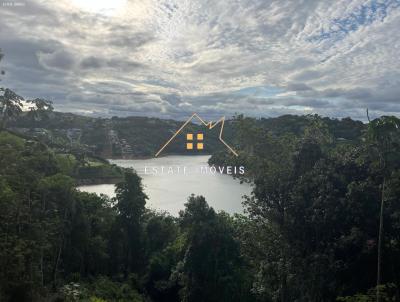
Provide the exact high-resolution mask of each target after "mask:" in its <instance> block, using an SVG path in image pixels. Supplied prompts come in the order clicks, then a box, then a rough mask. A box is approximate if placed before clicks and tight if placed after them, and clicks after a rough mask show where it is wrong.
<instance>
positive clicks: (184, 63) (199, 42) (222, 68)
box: [0, 0, 400, 117]
mask: <svg viewBox="0 0 400 302" xmlns="http://www.w3.org/2000/svg"><path fill="white" fill-rule="evenodd" d="M24 10H25V11H24ZM24 10H23V9H21V10H18V11H17V10H5V9H3V10H1V11H0V26H2V27H4V28H5V29H7V30H5V31H3V32H0V38H1V39H2V41H4V42H3V43H2V45H0V46H1V47H2V48H3V50H4V52H5V54H6V59H5V60H4V62H5V64H7V65H6V67H7V68H8V69H9V70H10V72H9V76H8V77H5V79H4V83H6V84H7V85H9V86H10V87H24V89H25V91H23V93H26V94H29V95H35V96H40V95H41V94H42V93H43V92H42V91H52V94H53V95H54V98H55V105H56V107H57V104H60V106H61V105H62V107H63V108H67V107H68V104H69V106H71V108H75V109H82V110H85V109H88V110H89V109H93V108H90V107H88V105H85V104H86V103H84V102H83V103H82V104H80V103H79V102H72V101H71V100H72V99H79V97H78V96H79V94H82V95H85V96H87V95H90V96H91V97H90V99H89V100H88V102H89V101H90V102H91V104H92V105H93V104H96V105H95V106H98V107H97V108H96V110H94V111H96V112H98V111H102V110H103V112H104V114H107V110H106V109H105V108H106V107H107V106H106V104H107V102H109V104H112V105H113V106H114V107H113V108H115V106H116V104H118V111H121V112H122V111H123V110H126V114H128V112H129V110H133V109H135V110H139V109H140V108H141V109H143V110H150V109H151V108H156V107H157V106H159V108H158V110H156V109H154V110H155V112H154V114H158V113H159V112H166V110H170V115H169V116H172V115H176V116H177V117H180V115H184V114H186V113H185V112H184V111H183V110H182V111H179V108H187V107H188V104H190V106H192V107H193V108H196V107H199V108H200V110H205V111H206V112H207V113H208V114H218V113H221V112H222V111H223V112H224V113H226V114H230V113H231V112H232V113H234V112H237V111H239V110H243V113H248V114H253V115H254V114H255V115H264V116H268V115H271V114H277V112H280V113H296V110H297V111H298V113H304V112H305V111H307V112H308V111H310V110H311V109H313V110H314V111H315V112H319V113H321V114H328V115H332V114H333V113H335V112H336V113H335V114H336V115H337V116H343V115H347V114H348V112H351V113H352V114H354V112H357V110H359V112H360V114H362V115H364V108H365V107H366V106H370V107H371V106H374V108H377V110H381V111H382V112H385V110H386V111H388V112H389V111H390V112H393V111H394V110H395V109H396V108H397V107H396V108H395V107H394V106H397V105H394V103H395V102H396V100H397V98H398V95H400V73H399V71H398V70H400V60H399V59H398V58H399V55H400V52H399V49H400V32H399V31H398V28H399V27H400V1H398V0H385V1H379V3H378V2H376V3H375V1H366V0H338V1H336V2H335V5H332V2H331V1H328V0H322V1H321V0H310V1H289V0H282V1H281V0H279V1H278V0H255V1H228V0H221V1H211V0H179V1H177V0H168V1H167V0H161V1H160V0H129V1H128V0H125V1H124V0H110V1H105V0H97V1H95V0H92V1H91V0H73V2H72V4H71V2H70V1H68V0H60V1H59V2H53V3H50V2H48V1H42V0H32V3H31V4H30V5H29V6H28V5H27V6H26V7H25V8H24ZM5 32H7V34H5ZM21 65H23V66H21ZM50 83H51V84H50ZM257 87H268V89H267V90H265V91H264V90H262V89H261V88H258V89H255V88H257ZM260 89H261V90H260ZM71 91H73V92H71ZM238 91H240V93H238ZM270 91H277V92H276V93H275V94H270V93H269V92H270ZM46 93H47V92H46ZM71 95H73V98H72V97H71ZM96 98H98V100H96ZM69 102H71V103H69ZM145 102H149V106H143V105H142V103H145ZM300 102H303V103H304V104H300V105H298V106H299V107H296V106H297V105H293V104H297V103H300ZM100 103H101V104H102V105H101V106H100V105H99V104H100ZM137 104H141V105H140V106H139V105H138V106H136V105H137ZM349 104H350V106H353V107H352V108H348V107H349ZM79 106H80V107H79ZM110 106H111V105H110ZM78 107H79V108H78ZM192 107H191V108H192ZM398 107H399V108H398V109H399V112H400V105H399V106H398ZM138 108H139V109H138ZM310 108H311V109H310ZM359 108H362V109H359ZM361 111H362V112H361Z"/></svg>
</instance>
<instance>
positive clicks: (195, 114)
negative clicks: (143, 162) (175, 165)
mask: <svg viewBox="0 0 400 302" xmlns="http://www.w3.org/2000/svg"><path fill="white" fill-rule="evenodd" d="M195 117H196V118H197V119H198V120H199V121H200V122H201V123H202V124H203V125H204V126H206V127H208V129H209V130H210V129H212V128H214V127H215V126H216V125H218V124H219V123H221V130H220V131H219V136H218V138H219V140H220V141H221V142H222V143H223V144H224V145H225V147H227V148H228V149H229V151H231V152H232V153H233V154H234V155H235V156H238V153H237V152H236V151H235V150H234V149H233V148H232V147H231V146H229V145H228V144H227V143H226V142H225V141H224V139H223V138H222V133H223V131H224V125H225V116H223V117H221V118H220V119H219V120H218V121H217V122H215V123H213V122H212V121H211V122H208V123H207V122H205V121H204V120H203V119H202V118H201V117H200V116H199V115H198V114H197V113H193V114H192V116H191V117H190V118H189V119H188V120H187V121H186V122H185V123H184V124H183V125H182V126H181V127H180V128H179V129H178V130H177V131H176V132H175V133H174V135H173V136H172V137H171V138H170V139H169V140H168V141H167V142H166V143H165V144H164V145H163V146H162V147H161V149H160V150H158V152H157V153H156V155H155V157H157V156H158V155H160V153H161V152H162V151H163V150H164V149H165V148H166V147H167V146H168V145H169V144H170V143H171V142H172V141H173V140H174V138H175V137H176V136H177V135H178V134H179V133H180V132H181V131H182V130H183V129H184V128H185V127H186V125H187V124H189V123H190V122H191V121H192V120H193V119H194V118H195Z"/></svg>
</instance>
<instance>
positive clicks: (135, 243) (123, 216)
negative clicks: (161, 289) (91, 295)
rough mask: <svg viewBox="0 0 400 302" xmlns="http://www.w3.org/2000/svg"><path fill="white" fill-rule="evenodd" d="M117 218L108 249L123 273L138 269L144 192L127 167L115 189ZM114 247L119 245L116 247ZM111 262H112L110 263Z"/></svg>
mask: <svg viewBox="0 0 400 302" xmlns="http://www.w3.org/2000/svg"><path fill="white" fill-rule="evenodd" d="M115 193H116V197H115V199H114V202H115V203H116V206H115V207H116V209H117V218H116V222H115V226H114V237H115V238H113V239H112V242H111V243H112V251H113V253H115V254H116V259H115V260H113V261H116V263H115V264H116V265H117V266H120V267H121V269H122V271H123V272H124V275H125V277H127V276H128V274H129V273H133V272H138V271H139V270H140V269H142V265H141V264H142V263H143V262H142V260H143V254H144V249H143V236H142V235H143V224H142V223H143V220H142V219H143V214H144V212H145V205H146V200H147V196H146V194H145V193H144V192H143V186H142V182H141V178H140V177H139V176H138V175H137V174H136V173H135V172H134V171H131V170H128V171H126V173H125V176H124V181H123V182H120V183H118V184H117V185H116V189H115ZM117 249H120V251H118V250H117ZM114 266H115V265H114Z"/></svg>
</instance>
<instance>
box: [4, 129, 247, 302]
mask: <svg viewBox="0 0 400 302" xmlns="http://www.w3.org/2000/svg"><path fill="white" fill-rule="evenodd" d="M0 158H1V161H0V167H1V172H0V203H1V209H2V211H1V212H0V259H1V260H0V300H1V301H150V300H153V301H179V300H182V301H232V300H238V299H239V300H243V301H245V300H251V294H250V283H249V280H246V278H247V273H246V270H247V266H246V263H245V262H244V260H243V259H242V257H241V255H240V246H239V242H238V241H237V239H236V229H235V225H234V223H233V219H232V218H231V217H229V216H228V215H226V214H224V213H219V214H218V213H215V212H214V210H213V209H212V208H210V207H209V206H208V205H207V203H206V201H205V200H204V198H202V197H194V196H191V197H190V198H189V199H188V202H187V203H186V208H185V210H184V211H182V213H181V215H180V217H179V218H174V217H171V216H169V215H167V214H160V213H154V212H151V211H149V210H147V209H146V208H145V203H146V199H147V197H146V195H145V194H144V193H143V190H142V186H141V181H140V178H139V177H138V176H137V175H136V174H135V173H134V172H132V171H129V170H126V171H125V177H124V181H123V182H121V183H119V184H117V186H116V198H114V199H112V200H110V199H109V198H107V197H106V196H101V197H98V196H96V195H94V194H88V193H83V192H79V191H77V190H76V189H75V187H74V181H73V179H72V178H70V177H68V176H66V175H65V174H63V171H62V168H61V167H62V163H61V162H60V161H59V158H58V157H57V156H56V155H55V154H54V153H53V152H52V151H51V150H50V149H48V148H47V147H46V146H45V145H43V144H41V143H39V142H34V141H27V140H24V139H21V138H19V137H16V136H15V135H12V134H9V133H8V132H5V131H3V132H1V134H0Z"/></svg>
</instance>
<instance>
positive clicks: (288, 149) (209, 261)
mask: <svg viewBox="0 0 400 302" xmlns="http://www.w3.org/2000/svg"><path fill="white" fill-rule="evenodd" d="M1 92H2V95H0V109H1V110H0V118H1V120H0V121H1V123H0V207H1V211H0V301H7V302H8V301H10V302H13V301H16V302H24V301H27V302H28V301H29V302H30V301H33V302H36V301H92V302H101V301H122V302H123V301H126V302H128V301H154V302H156V301H184V302H203V301H215V302H217V301H245V302H247V301H249V302H250V301H266V302H270V301H271V302H275V301H276V302H278V301H279V302H292V301H298V302H325V301H326V302H329V301H347V302H356V301H358V302H369V301H377V302H384V301H385V302H386V301H400V273H399V272H400V120H399V119H397V118H395V117H381V118H379V119H376V120H373V121H371V122H369V124H368V125H367V126H366V125H364V124H362V123H360V122H355V121H352V120H351V119H344V120H341V121H339V120H332V119H327V118H321V117H318V116H305V117H293V116H284V117H280V118H276V119H260V120H256V119H252V118H245V117H243V116H238V117H237V118H235V119H234V120H232V121H231V122H230V127H231V130H230V131H231V134H232V136H231V138H232V139H235V142H234V143H235V147H236V149H237V150H240V154H239V157H231V156H230V155H229V153H227V152H216V153H215V154H214V156H213V157H212V158H211V159H210V163H211V164H215V165H222V164H229V165H239V164H240V165H244V166H245V167H246V170H247V171H248V173H247V174H246V175H245V177H244V178H243V179H242V180H243V181H252V182H253V184H254V190H253V194H252V196H248V197H247V198H246V199H245V202H244V206H245V208H246V210H247V215H235V216H230V215H228V214H226V213H224V212H220V213H216V212H215V211H214V210H213V209H212V208H211V207H209V206H208V204H207V202H206V200H205V199H204V198H203V197H201V196H194V195H192V196H190V197H188V200H187V202H186V204H185V208H184V209H182V211H181V212H180V215H179V217H171V216H170V215H168V214H167V213H157V212H153V211H150V210H148V209H147V208H146V200H147V196H146V195H145V194H144V192H143V188H142V184H141V179H140V178H139V177H138V175H137V174H135V172H134V171H131V170H121V171H120V172H119V173H123V179H122V181H121V182H119V183H118V184H117V185H116V197H115V198H112V199H110V198H108V197H107V196H97V195H94V194H88V193H83V192H79V191H78V190H76V183H77V180H76V179H77V178H78V179H79V177H78V176H79V175H82V173H83V174H84V175H87V177H93V176H94V175H98V173H100V172H98V173H94V174H90V173H91V172H90V171H93V170H91V169H87V170H85V169H84V170H82V171H81V172H79V173H77V172H76V170H77V169H78V170H80V169H81V168H85V167H86V168H93V167H97V166H102V165H107V163H106V162H104V161H103V160H102V159H101V158H96V157H87V149H85V148H86V147H85V146H84V145H85V144H82V143H81V142H80V141H78V143H76V140H75V139H74V138H77V137H78V138H79V137H81V136H84V135H87V139H88V140H93V142H99V141H100V142H101V140H100V139H101V138H102V137H103V136H104V135H103V134H104V133H105V132H101V131H103V130H101V129H103V128H102V127H103V126H104V125H107V124H109V123H110V122H109V121H106V120H104V119H100V120H95V119H93V123H94V124H93V129H95V130H93V131H95V132H90V131H88V132H83V133H81V131H75V130H73V129H75V128H70V127H71V125H68V126H67V128H65V129H71V130H72V131H70V132H69V134H70V135H69V136H68V131H67V132H65V133H66V135H67V136H66V137H67V139H69V146H68V143H66V142H64V141H62V139H60V140H59V139H58V138H59V136H57V135H48V136H47V135H44V136H43V137H39V136H40V135H37V134H38V133H39V134H40V133H41V134H43V133H44V134H46V131H44V132H43V129H45V128H46V127H44V126H43V129H35V128H34V127H32V125H30V126H28V127H27V129H28V131H27V133H25V134H24V135H21V134H18V135H16V134H15V133H12V132H10V131H9V129H8V130H7V128H9V126H10V125H11V126H13V127H14V126H15V124H13V123H14V122H13V120H17V122H18V120H19V119H22V120H19V122H21V121H24V120H26V121H30V123H33V124H35V123H42V124H43V125H46V124H51V123H58V121H57V120H60V121H63V119H62V118H54V116H59V117H63V116H69V115H68V114H67V115H64V114H59V113H54V112H53V111H52V110H51V106H50V105H51V104H50V103H48V102H47V101H45V100H40V99H35V100H29V101H28V103H31V104H32V109H31V110H30V111H29V112H28V113H24V112H22V102H26V101H25V100H23V99H22V98H21V97H20V96H18V95H17V94H15V93H14V92H12V91H11V90H8V89H2V90H1ZM52 116H53V118H52ZM76 119H82V121H85V122H82V127H83V126H84V125H86V124H87V123H88V124H89V125H90V124H91V122H89V120H88V118H84V117H77V116H72V115H71V121H72V122H73V123H75V120H76ZM114 120H119V119H117V118H114ZM127 120H129V119H121V121H123V122H125V121H127ZM86 122H87V123H86ZM119 122H120V121H119ZM147 122H150V120H147ZM147 122H146V123H147ZM152 123H153V122H150V124H152ZM35 125H36V124H35ZM74 125H75V124H74ZM143 125H144V124H143V123H139V124H138V125H136V126H135V127H134V130H132V133H135V134H134V135H133V136H132V137H134V136H139V135H140V131H141V129H142V128H140V127H145V126H143ZM127 126H128V124H127V125H125V126H123V127H122V126H121V127H122V128H121V129H122V130H120V131H126V135H129V133H130V131H127V130H123V129H128V127H127ZM73 127H75V126H73ZM113 127H114V126H113ZM116 127H117V126H116ZM193 127H194V126H193ZM22 128H23V127H22ZM52 128H53V126H52V127H49V129H52ZM156 128H157V127H156ZM46 129H47V128H46ZM98 129H100V130H99V131H100V132H97V130H98ZM113 129H114V128H113ZM166 129H167V130H166V131H167V132H168V131H169V130H168V129H169V128H166ZM13 130H15V129H13ZM51 131H53V130H51ZM54 131H55V130H54ZM118 131H119V130H118ZM154 131H155V129H154ZM32 133H33V134H34V135H30V134H32ZM35 133H36V134H35ZM52 133H53V132H51V134H52ZM54 133H55V132H54ZM60 133H64V132H63V131H61V132H60ZM65 133H64V134H65ZM101 133H103V134H101ZM92 134H93V136H92ZM233 134H235V135H234V136H233ZM25 135H26V136H25ZM32 137H33V138H32ZM60 137H61V136H60ZM132 139H133V138H132ZM135 139H136V138H135ZM140 141H141V142H142V140H140ZM107 144H108V143H107ZM96 146H97V147H98V146H101V143H98V145H96ZM97 147H96V148H97ZM149 148H150V149H151V148H153V147H149ZM150 149H149V150H150ZM152 152H153V151H152ZM94 153H96V152H94ZM138 154H139V153H138ZM141 154H142V153H141ZM143 154H145V153H143ZM94 155H95V154H94ZM110 169H111V168H110ZM113 171H114V170H113ZM114 172H115V171H114ZM85 173H88V174H85ZM101 173H102V172H101ZM110 173H111V172H110ZM194 193H195V192H194Z"/></svg>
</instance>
